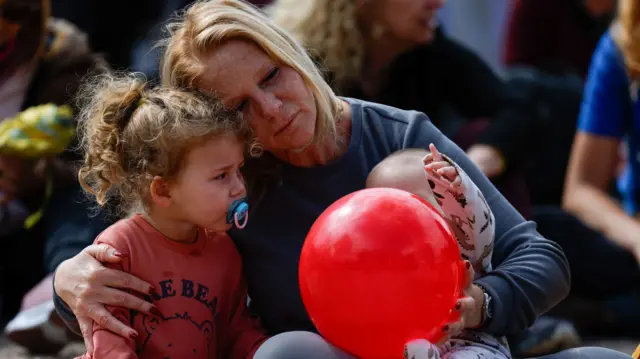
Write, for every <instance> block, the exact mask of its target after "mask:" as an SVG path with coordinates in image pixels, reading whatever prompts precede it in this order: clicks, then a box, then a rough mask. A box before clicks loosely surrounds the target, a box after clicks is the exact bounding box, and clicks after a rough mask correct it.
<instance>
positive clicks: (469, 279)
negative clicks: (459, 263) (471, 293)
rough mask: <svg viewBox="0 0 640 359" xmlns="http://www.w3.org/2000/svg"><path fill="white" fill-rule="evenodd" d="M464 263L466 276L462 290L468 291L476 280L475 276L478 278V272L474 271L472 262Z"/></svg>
mask: <svg viewBox="0 0 640 359" xmlns="http://www.w3.org/2000/svg"><path fill="white" fill-rule="evenodd" d="M464 262H465V263H464V268H465V269H466V273H465V276H464V283H463V284H462V288H464V290H467V289H469V288H470V287H471V285H472V284H473V280H474V279H475V276H476V271H474V270H473V266H472V265H471V262H469V261H464Z"/></svg>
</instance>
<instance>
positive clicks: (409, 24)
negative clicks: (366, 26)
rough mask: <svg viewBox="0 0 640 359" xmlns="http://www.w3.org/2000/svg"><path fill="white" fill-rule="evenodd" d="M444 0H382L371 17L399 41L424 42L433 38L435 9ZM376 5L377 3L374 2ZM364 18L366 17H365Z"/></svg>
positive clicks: (435, 20) (436, 24)
mask: <svg viewBox="0 0 640 359" xmlns="http://www.w3.org/2000/svg"><path fill="white" fill-rule="evenodd" d="M444 2H445V0H382V1H380V2H379V6H378V7H377V8H376V9H375V11H374V12H373V14H372V17H373V18H372V19H369V20H370V21H371V20H373V21H374V22H377V23H378V24H379V25H382V27H383V28H384V31H386V32H387V33H388V35H391V36H392V37H393V38H396V39H398V40H400V41H404V42H410V43H416V44H424V43H428V42H430V41H431V40H432V39H433V35H434V33H435V30H436V27H437V26H438V20H437V18H436V13H437V11H438V10H439V9H440V8H441V7H442V5H444ZM376 6H377V4H376ZM365 20H366V19H365Z"/></svg>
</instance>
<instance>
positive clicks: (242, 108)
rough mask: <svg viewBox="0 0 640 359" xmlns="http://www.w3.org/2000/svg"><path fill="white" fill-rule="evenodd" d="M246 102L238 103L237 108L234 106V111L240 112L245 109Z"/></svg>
mask: <svg viewBox="0 0 640 359" xmlns="http://www.w3.org/2000/svg"><path fill="white" fill-rule="evenodd" d="M247 102H248V101H247V100H244V101H242V102H240V104H239V105H238V106H236V111H237V112H242V111H243V110H244V108H245V107H247Z"/></svg>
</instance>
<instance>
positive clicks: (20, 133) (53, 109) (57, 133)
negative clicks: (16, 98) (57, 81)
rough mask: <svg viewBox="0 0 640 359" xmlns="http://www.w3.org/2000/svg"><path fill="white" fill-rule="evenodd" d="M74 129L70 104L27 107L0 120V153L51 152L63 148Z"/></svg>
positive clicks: (34, 155)
mask: <svg viewBox="0 0 640 359" xmlns="http://www.w3.org/2000/svg"><path fill="white" fill-rule="evenodd" d="M74 133H75V122H74V121H73V110H72V109H71V107H70V106H67V105H64V106H56V105H53V104H46V105H39V106H34V107H29V108H28V109H26V110H24V111H22V112H20V113H19V114H17V115H16V116H15V117H12V118H7V119H4V120H2V122H0V155H2V154H5V155H12V156H17V157H23V158H41V157H48V156H54V155H56V154H59V153H61V152H63V151H64V149H65V148H66V147H67V146H68V145H69V143H70V142H71V139H72V138H73V135H74Z"/></svg>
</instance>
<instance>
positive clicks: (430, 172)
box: [422, 143, 462, 192]
mask: <svg viewBox="0 0 640 359" xmlns="http://www.w3.org/2000/svg"><path fill="white" fill-rule="evenodd" d="M429 150H430V151H431V153H429V154H427V155H426V156H425V157H424V159H423V160H422V161H423V163H424V169H425V171H426V172H427V177H429V176H433V177H434V178H436V179H444V180H446V181H447V182H449V187H450V188H451V190H453V191H455V192H459V191H460V185H461V184H462V179H461V178H460V174H459V173H458V170H456V168H455V166H453V165H452V164H451V163H449V162H448V161H447V160H446V159H445V158H444V157H443V156H442V154H441V153H440V152H438V149H437V148H436V146H435V145H434V144H433V143H432V144H430V145H429Z"/></svg>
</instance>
